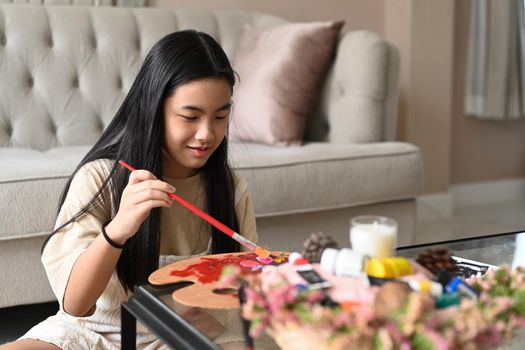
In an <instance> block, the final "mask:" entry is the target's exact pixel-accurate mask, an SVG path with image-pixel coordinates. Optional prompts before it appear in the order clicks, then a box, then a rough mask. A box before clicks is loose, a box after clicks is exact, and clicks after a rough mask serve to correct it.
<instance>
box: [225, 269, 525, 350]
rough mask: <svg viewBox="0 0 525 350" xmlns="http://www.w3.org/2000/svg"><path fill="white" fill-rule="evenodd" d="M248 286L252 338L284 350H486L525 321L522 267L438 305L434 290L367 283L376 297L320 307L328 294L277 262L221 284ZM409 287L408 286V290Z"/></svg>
mask: <svg viewBox="0 0 525 350" xmlns="http://www.w3.org/2000/svg"><path fill="white" fill-rule="evenodd" d="M240 283H245V284H246V288H245V291H246V299H247V301H246V303H245V305H244V306H243V309H242V315H243V317H244V318H245V319H248V320H250V321H251V328H250V334H251V335H252V336H254V337H257V336H258V335H260V334H261V333H262V332H263V331H267V332H268V333H269V334H270V335H272V336H273V337H274V339H275V340H276V341H277V343H278V344H279V345H280V346H281V348H283V349H306V348H318V349H383V350H387V349H406V350H409V349H429V350H430V349H439V350H441V349H443V350H444V349H467V350H468V349H487V348H494V347H496V346H498V345H499V344H501V343H503V342H504V341H505V340H506V339H509V338H511V337H512V334H513V331H514V330H515V329H517V328H519V327H525V270H523V269H521V268H518V269H516V270H513V271H511V269H510V268H509V267H508V266H504V267H502V268H501V269H500V270H498V271H491V272H489V273H488V274H487V275H485V276H483V277H482V278H480V279H471V280H469V281H468V283H469V284H470V285H471V286H472V287H474V288H475V289H477V290H478V291H479V292H480V297H479V298H478V299H477V300H472V299H461V302H460V304H459V305H453V306H449V307H446V308H436V306H435V300H434V298H433V297H432V296H430V295H429V294H424V293H418V292H413V291H411V290H406V288H400V287H398V286H395V285H394V286H392V284H391V283H387V284H384V285H382V286H381V287H377V286H371V287H366V288H368V290H369V291H370V293H375V294H374V297H373V298H372V300H374V302H373V303H360V302H355V303H344V304H340V305H336V306H333V305H331V306H326V305H323V300H324V299H325V294H324V293H323V292H322V291H320V290H308V289H304V288H297V286H294V285H291V284H290V283H289V282H288V281H287V279H286V277H285V276H284V275H283V274H282V273H281V272H280V269H279V268H274V269H269V270H266V271H263V272H262V273H261V274H257V275H256V274H249V273H243V272H242V271H241V270H240V269H239V268H237V267H233V266H230V267H228V268H226V269H225V270H224V271H223V277H222V279H221V284H222V285H223V286H230V287H231V286H235V285H237V286H238V285H239V284H240ZM403 289H404V290H403Z"/></svg>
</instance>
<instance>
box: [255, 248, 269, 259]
mask: <svg viewBox="0 0 525 350" xmlns="http://www.w3.org/2000/svg"><path fill="white" fill-rule="evenodd" d="M254 253H255V254H257V255H258V256H260V257H263V258H267V257H269V256H270V251H268V250H266V249H264V248H261V247H255V251H254Z"/></svg>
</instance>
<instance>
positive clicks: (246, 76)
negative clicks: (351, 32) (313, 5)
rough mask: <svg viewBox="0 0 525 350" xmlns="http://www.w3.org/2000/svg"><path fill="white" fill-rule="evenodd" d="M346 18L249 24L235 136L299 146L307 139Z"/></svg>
mask: <svg viewBox="0 0 525 350" xmlns="http://www.w3.org/2000/svg"><path fill="white" fill-rule="evenodd" d="M342 26H343V22H311V23H291V24H285V25H282V26H277V27H274V28H270V29H266V30H261V29H256V28H253V27H251V26H246V27H245V29H244V31H243V34H242V35H241V38H240V40H239V46H238V48H237V52H236V54H235V58H234V60H233V67H234V69H235V70H236V72H237V73H238V74H239V77H240V81H239V84H237V85H236V86H235V89H234V94H233V100H234V101H235V106H234V110H233V113H232V120H231V127H230V140H232V141H253V142H261V143H267V144H279V145H293V144H295V145H297V144H301V143H302V140H303V135H304V131H305V129H306V123H307V120H308V117H309V116H310V115H311V114H312V109H313V108H314V106H315V104H316V102H317V100H318V99H319V89H320V87H321V86H320V85H321V82H322V81H323V79H324V77H325V73H326V70H327V68H328V66H329V64H330V61H331V58H332V57H333V53H334V48H335V46H336V42H337V38H338V35H339V31H340V30H341V28H342Z"/></svg>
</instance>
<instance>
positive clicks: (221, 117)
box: [215, 115, 228, 120]
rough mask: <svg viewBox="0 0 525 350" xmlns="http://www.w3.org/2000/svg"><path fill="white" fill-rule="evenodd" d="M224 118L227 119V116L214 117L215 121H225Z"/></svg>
mask: <svg viewBox="0 0 525 350" xmlns="http://www.w3.org/2000/svg"><path fill="white" fill-rule="evenodd" d="M226 117H228V116H227V115H218V116H216V117H215V119H218V120H223V119H226Z"/></svg>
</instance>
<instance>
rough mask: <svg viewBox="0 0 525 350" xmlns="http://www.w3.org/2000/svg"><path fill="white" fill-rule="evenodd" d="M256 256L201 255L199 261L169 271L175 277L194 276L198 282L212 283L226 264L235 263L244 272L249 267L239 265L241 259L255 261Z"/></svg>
mask: <svg viewBox="0 0 525 350" xmlns="http://www.w3.org/2000/svg"><path fill="white" fill-rule="evenodd" d="M256 256H257V255H255V254H254V253H246V254H239V255H231V254H228V255H226V256H223V257H221V258H214V257H203V258H201V261H200V262H199V263H197V264H193V265H190V266H188V267H186V268H185V269H184V270H174V271H171V272H170V275H172V276H177V277H190V276H192V277H193V276H194V277H196V278H197V280H198V281H199V282H200V283H213V282H217V281H218V280H219V277H220V276H221V272H222V269H223V268H224V266H226V265H237V266H239V267H240V268H241V269H243V270H244V271H245V272H251V267H244V266H242V265H241V262H242V261H243V260H244V261H245V260H252V261H256V260H255V258H256ZM259 272H260V270H259Z"/></svg>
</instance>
